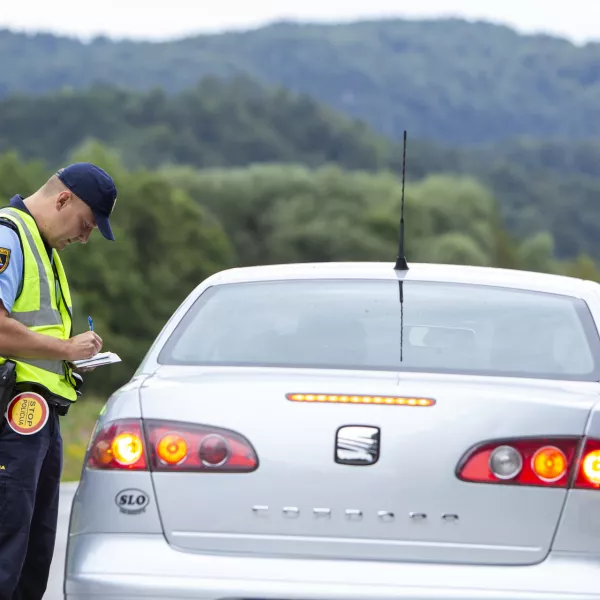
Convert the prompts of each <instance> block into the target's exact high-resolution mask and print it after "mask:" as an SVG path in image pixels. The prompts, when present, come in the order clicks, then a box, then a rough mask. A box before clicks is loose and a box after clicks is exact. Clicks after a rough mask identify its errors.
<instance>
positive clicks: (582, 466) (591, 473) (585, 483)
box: [575, 438, 600, 490]
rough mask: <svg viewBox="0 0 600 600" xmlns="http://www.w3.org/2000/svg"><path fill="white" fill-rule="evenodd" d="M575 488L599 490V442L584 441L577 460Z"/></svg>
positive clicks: (592, 440)
mask: <svg viewBox="0 0 600 600" xmlns="http://www.w3.org/2000/svg"><path fill="white" fill-rule="evenodd" d="M575 487H576V488H588V489H596V490H597V489H600V440H594V439H589V438H588V439H587V440H586V442H585V445H584V446H583V451H582V452H581V458H580V459H579V469H578V470H577V477H576V479H575Z"/></svg>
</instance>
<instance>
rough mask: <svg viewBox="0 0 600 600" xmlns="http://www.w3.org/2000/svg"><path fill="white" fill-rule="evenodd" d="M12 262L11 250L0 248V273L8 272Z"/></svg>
mask: <svg viewBox="0 0 600 600" xmlns="http://www.w3.org/2000/svg"><path fill="white" fill-rule="evenodd" d="M9 261H10V250H9V249H8V248H0V273H2V272H3V271H5V270H6V267H8V263H9Z"/></svg>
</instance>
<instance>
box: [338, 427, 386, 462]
mask: <svg viewBox="0 0 600 600" xmlns="http://www.w3.org/2000/svg"><path fill="white" fill-rule="evenodd" d="M380 445H381V431H380V429H379V427H371V426H367V425H346V426H344V427H340V428H339V429H338V430H337V432H336V439H335V462H336V463H338V464H340V465H354V466H368V465H374V464H375V463H376V462H377V461H378V460H379V452H380Z"/></svg>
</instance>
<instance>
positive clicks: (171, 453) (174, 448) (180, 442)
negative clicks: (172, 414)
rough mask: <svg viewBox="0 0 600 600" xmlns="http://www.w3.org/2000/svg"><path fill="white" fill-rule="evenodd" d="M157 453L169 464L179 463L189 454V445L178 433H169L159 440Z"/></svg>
mask: <svg viewBox="0 0 600 600" xmlns="http://www.w3.org/2000/svg"><path fill="white" fill-rule="evenodd" d="M156 453H157V454H158V457H159V458H160V460H162V461H163V462H164V463H166V464H168V465H178V464H179V463H180V462H181V461H182V460H184V459H185V458H186V456H187V455H188V445H187V442H186V441H185V439H184V438H183V437H181V436H180V435H179V434H178V433H167V434H166V435H163V437H161V438H160V440H158V443H157V444H156Z"/></svg>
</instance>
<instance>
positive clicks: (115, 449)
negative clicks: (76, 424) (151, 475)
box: [87, 419, 148, 471]
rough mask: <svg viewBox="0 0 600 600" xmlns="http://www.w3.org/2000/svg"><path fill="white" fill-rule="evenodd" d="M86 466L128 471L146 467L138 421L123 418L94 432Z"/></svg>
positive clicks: (142, 437) (142, 435) (141, 433)
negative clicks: (94, 435)
mask: <svg viewBox="0 0 600 600" xmlns="http://www.w3.org/2000/svg"><path fill="white" fill-rule="evenodd" d="M87 466H88V467H90V468H92V469H125V470H130V471H140V470H145V469H147V468H148V463H147V460H146V452H145V450H144V434H143V432H142V427H141V425H140V422H139V421H137V420H131V419H124V420H122V421H114V422H112V423H108V424H107V425H106V427H104V428H102V429H101V430H100V431H99V432H98V433H97V434H96V437H95V438H94V440H93V442H92V444H91V447H90V451H89V456H88V462H87Z"/></svg>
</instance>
